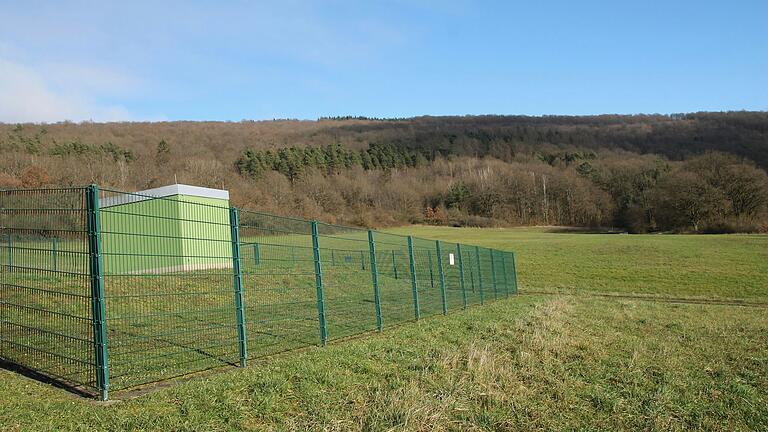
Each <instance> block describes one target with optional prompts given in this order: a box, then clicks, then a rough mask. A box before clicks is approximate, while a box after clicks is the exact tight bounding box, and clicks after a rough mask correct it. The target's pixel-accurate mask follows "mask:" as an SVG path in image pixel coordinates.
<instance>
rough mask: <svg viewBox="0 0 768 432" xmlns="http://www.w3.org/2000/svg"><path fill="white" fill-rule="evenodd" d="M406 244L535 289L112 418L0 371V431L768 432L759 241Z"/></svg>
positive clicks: (536, 234)
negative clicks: (478, 264) (477, 262)
mask: <svg viewBox="0 0 768 432" xmlns="http://www.w3.org/2000/svg"><path fill="white" fill-rule="evenodd" d="M407 231H408V232H413V233H414V234H416V235H420V236H423V237H433V238H440V239H445V240H454V241H459V240H460V241H462V242H464V243H470V244H471V243H475V244H481V245H484V246H487V247H496V248H499V249H508V250H515V251H516V252H517V257H518V260H517V263H518V273H519V280H520V291H521V292H522V293H526V292H528V293H531V292H537V293H539V294H525V295H521V296H519V297H515V298H513V299H510V300H502V301H500V302H497V303H493V304H491V305H487V306H486V307H484V308H472V309H470V310H469V311H467V312H463V313H456V314H454V315H449V316H447V317H442V316H436V317H431V318H429V319H426V320H422V321H421V322H419V323H411V324H405V325H403V326H400V327H397V328H394V329H388V330H387V331H386V332H385V333H384V334H383V335H382V336H375V335H370V336H365V337H362V338H358V339H355V340H350V341H346V342H342V343H337V344H332V345H329V346H327V347H324V348H309V349H306V350H303V351H300V352H292V353H287V354H283V355H279V356H277V357H274V358H271V359H264V360H259V361H255V362H252V363H251V365H250V366H249V367H248V368H246V369H239V370H238V369H232V370H227V371H224V372H222V373H215V374H210V375H204V376H198V377H193V378H192V379H190V380H188V381H184V382H177V383H175V384H174V385H172V386H170V387H169V388H164V389H159V390H156V391H153V392H150V393H149V394H145V395H142V396H138V397H135V398H132V399H129V400H124V401H120V402H113V403H110V404H106V405H104V404H98V403H94V402H92V401H89V400H85V399H81V398H78V397H76V396H73V395H71V394H69V393H67V392H65V391H63V390H59V389H55V388H52V387H50V386H48V385H45V384H42V383H39V382H36V381H33V380H30V379H28V378H26V377H23V376H20V375H18V374H16V373H14V372H10V371H5V370H0V383H2V384H3V385H2V386H0V420H1V422H0V428H3V429H5V430H151V429H166V430H241V429H245V430H263V429H268V430H269V429H278V430H279V429H329V430H350V429H351V430H392V429H395V430H398V429H400V430H419V429H420V430H434V429H438V430H444V429H453V430H465V429H488V430H531V429H561V430H574V429H581V430H583V429H588V430H616V429H632V430H636V429H646V430H686V429H691V428H697V429H706V430H765V429H766V428H768V336H767V335H768V309H766V306H767V305H766V303H768V237H766V236H658V235H656V236H627V235H600V234H576V233H551V232H546V231H545V230H541V229H511V230H502V229H498V230H497V229H492V230H479V229H451V228H432V227H416V228H414V227H409V228H407ZM394 232H406V229H403V230H394ZM541 292H546V293H551V294H540V293H541ZM553 294H554V295H553ZM560 294H574V295H560ZM604 294H610V295H611V296H615V297H612V298H611V297H609V298H605V297H597V296H596V295H604ZM621 296H623V297H621ZM631 296H646V297H648V299H645V300H639V299H636V298H631ZM659 299H661V300H663V299H676V301H686V300H685V299H689V300H692V301H698V302H704V301H716V302H720V303H727V304H692V303H687V302H683V303H669V302H667V301H658V300H659ZM738 302H745V303H750V304H753V305H751V306H734V305H733V304H735V303H738ZM30 413H33V414H30Z"/></svg>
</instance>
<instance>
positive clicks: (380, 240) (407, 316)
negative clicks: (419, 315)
mask: <svg viewBox="0 0 768 432" xmlns="http://www.w3.org/2000/svg"><path fill="white" fill-rule="evenodd" d="M375 240H376V261H377V264H378V265H377V268H378V274H379V291H380V292H381V310H382V315H383V316H384V325H385V327H386V326H387V325H392V324H400V323H403V322H407V321H413V320H414V319H415V313H414V303H413V302H414V301H413V283H412V282H413V279H412V275H411V268H410V267H411V265H410V258H409V256H408V238H407V237H404V236H400V235H397V234H390V233H383V232H376V233H375Z"/></svg>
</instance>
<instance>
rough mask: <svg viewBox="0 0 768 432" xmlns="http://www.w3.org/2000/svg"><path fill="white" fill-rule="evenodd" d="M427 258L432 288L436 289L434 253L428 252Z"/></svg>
mask: <svg viewBox="0 0 768 432" xmlns="http://www.w3.org/2000/svg"><path fill="white" fill-rule="evenodd" d="M427 258H429V284H430V285H431V286H432V288H434V287H435V273H434V272H433V271H432V266H433V264H432V251H431V250H427Z"/></svg>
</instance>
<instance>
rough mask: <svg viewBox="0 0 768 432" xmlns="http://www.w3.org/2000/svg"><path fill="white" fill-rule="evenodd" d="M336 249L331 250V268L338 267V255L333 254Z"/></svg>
mask: <svg viewBox="0 0 768 432" xmlns="http://www.w3.org/2000/svg"><path fill="white" fill-rule="evenodd" d="M333 251H334V249H331V266H335V265H336V254H335V253H333Z"/></svg>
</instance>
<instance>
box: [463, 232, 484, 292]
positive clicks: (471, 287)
mask: <svg viewBox="0 0 768 432" xmlns="http://www.w3.org/2000/svg"><path fill="white" fill-rule="evenodd" d="M460 246H461V253H460V254H459V257H461V261H462V262H461V265H462V267H463V269H464V291H465V292H466V295H467V304H468V305H477V304H482V303H483V302H484V299H483V293H482V291H481V289H480V288H481V284H480V282H481V278H480V273H478V270H479V269H478V266H477V263H478V261H477V255H476V254H475V247H474V246H469V245H460Z"/></svg>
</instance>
